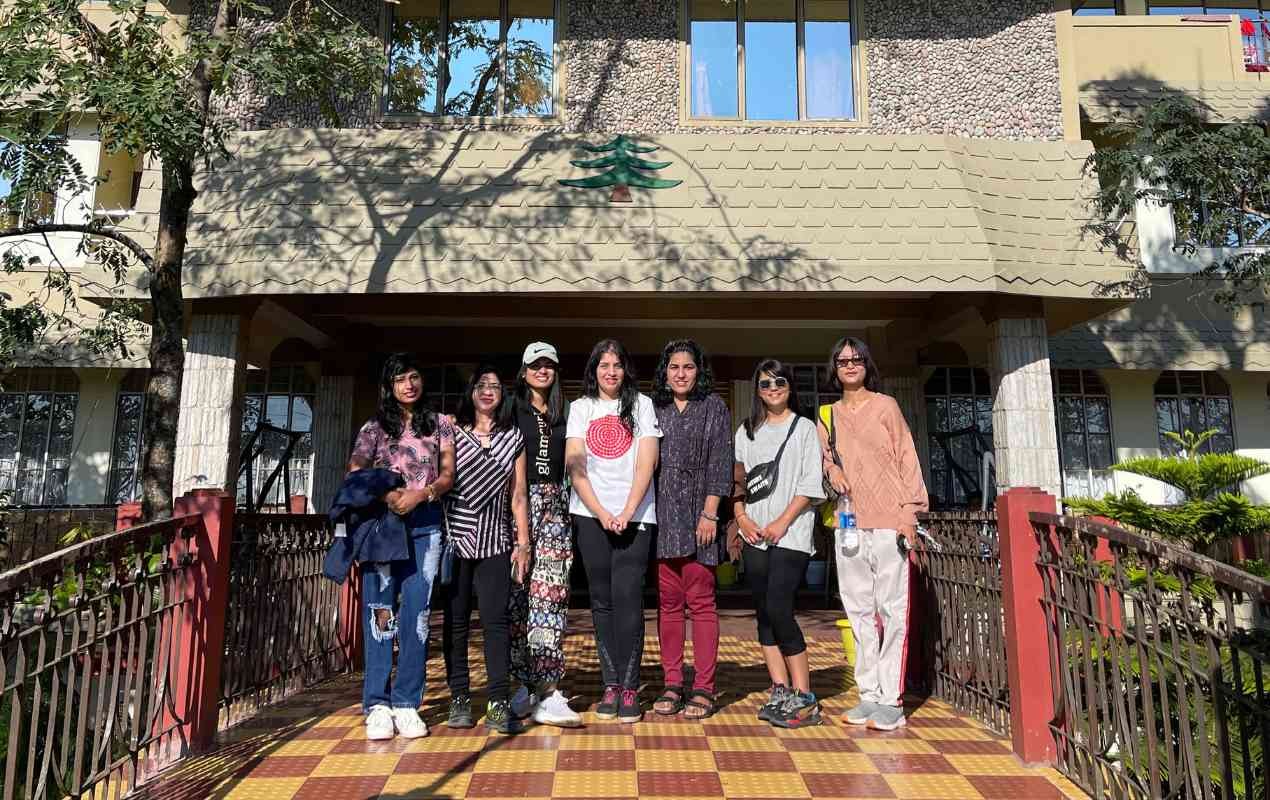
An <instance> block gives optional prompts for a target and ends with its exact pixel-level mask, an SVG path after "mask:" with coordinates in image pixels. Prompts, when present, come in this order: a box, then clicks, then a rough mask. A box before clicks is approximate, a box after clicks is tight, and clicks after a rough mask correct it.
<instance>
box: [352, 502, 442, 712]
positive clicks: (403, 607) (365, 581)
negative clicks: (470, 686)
mask: <svg viewBox="0 0 1270 800" xmlns="http://www.w3.org/2000/svg"><path fill="white" fill-rule="evenodd" d="M410 544H411V549H412V553H413V555H414V558H413V559H411V560H409V561H389V562H382V563H364V564H361V565H360V566H361V573H362V642H363V650H364V652H365V655H366V674H365V677H364V678H363V680H362V708H363V710H364V711H367V712H369V711H370V709H371V708H372V707H374V706H378V705H390V706H392V707H393V708H418V707H419V704H420V702H421V701H422V700H423V684H424V668H425V666H426V664H427V661H428V613H429V611H430V607H429V606H430V604H431V600H432V583H433V581H434V580H435V579H436V576H437V567H438V566H439V565H440V563H441V526H440V525H428V526H426V527H419V528H414V529H413V530H411V542H410ZM398 594H400V599H398ZM394 639H396V640H397V643H398V654H397V679H396V680H393V678H392V650H393V640H394Z"/></svg>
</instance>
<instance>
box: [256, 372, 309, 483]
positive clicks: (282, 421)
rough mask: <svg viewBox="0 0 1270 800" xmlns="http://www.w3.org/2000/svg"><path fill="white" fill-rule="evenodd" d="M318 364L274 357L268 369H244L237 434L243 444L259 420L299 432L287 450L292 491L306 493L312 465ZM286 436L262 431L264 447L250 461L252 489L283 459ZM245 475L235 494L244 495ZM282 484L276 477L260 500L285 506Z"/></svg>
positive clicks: (258, 440)
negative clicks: (239, 435) (242, 399)
mask: <svg viewBox="0 0 1270 800" xmlns="http://www.w3.org/2000/svg"><path fill="white" fill-rule="evenodd" d="M317 368H318V367H317V364H315V363H312V362H304V363H285V362H283V363H276V364H272V365H271V366H270V367H269V369H267V370H262V369H253V370H248V372H247V391H246V397H245V399H244V404H243V422H242V435H243V439H242V441H243V443H244V445H245V444H246V442H247V439H248V437H249V436H251V434H252V432H254V431H255V430H256V428H257V427H258V426H259V425H260V424H261V423H267V424H269V425H272V426H273V427H275V428H281V429H282V430H285V431H291V432H292V433H298V434H301V436H300V437H299V440H298V441H297V442H296V444H295V447H294V448H293V449H292V450H291V459H290V463H289V470H290V476H291V493H292V494H293V495H295V494H302V495H308V494H309V477H310V474H311V472H312V469H313V400H314V395H315V394H316V393H317ZM288 441H289V437H287V436H286V435H284V434H280V433H275V432H269V431H262V432H261V433H260V435H259V437H258V438H257V442H258V443H261V444H263V446H264V449H263V451H262V452H261V454H260V456H259V457H258V458H256V460H255V462H254V463H253V464H252V470H253V472H252V490H253V491H254V492H256V493H257V498H253V502H254V501H255V500H256V499H258V496H259V492H260V489H261V488H262V487H263V486H264V484H265V481H266V480H268V478H269V475H270V473H272V472H273V470H274V468H275V467H277V466H278V464H279V462H280V461H281V460H282V455H283V453H285V452H286V447H287V443H288ZM246 493H247V481H246V476H245V475H244V476H243V478H242V480H240V481H239V484H238V499H239V501H240V502H242V501H245V500H246V497H247V494H246ZM285 493H286V492H285V487H284V485H283V481H282V480H281V477H280V478H279V479H278V480H277V481H276V482H275V483H274V485H273V487H272V488H271V489H270V492H269V496H268V497H266V498H265V500H264V503H263V505H267V506H270V505H271V506H281V507H285V506H286V504H287V498H286V497H285Z"/></svg>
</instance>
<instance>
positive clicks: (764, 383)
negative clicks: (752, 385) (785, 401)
mask: <svg viewBox="0 0 1270 800" xmlns="http://www.w3.org/2000/svg"><path fill="white" fill-rule="evenodd" d="M788 385H789V380H788V379H787V378H772V379H771V380H768V379H767V378H764V379H763V380H761V381H759V382H758V388H760V389H764V390H766V389H771V388H772V387H773V386H775V387H776V388H777V389H784V388H785V387H786V386H788Z"/></svg>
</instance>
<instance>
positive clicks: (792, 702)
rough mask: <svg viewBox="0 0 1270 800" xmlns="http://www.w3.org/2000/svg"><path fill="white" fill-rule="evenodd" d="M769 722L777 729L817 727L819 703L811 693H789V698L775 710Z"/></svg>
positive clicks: (819, 720)
mask: <svg viewBox="0 0 1270 800" xmlns="http://www.w3.org/2000/svg"><path fill="white" fill-rule="evenodd" d="M771 722H772V724H773V725H775V726H776V727H778V728H802V727H806V726H808V725H819V724H820V723H821V722H822V719H821V716H820V703H818V702H816V695H814V694H812V693H811V692H790V693H789V697H788V698H787V699H786V700H785V702H784V703H782V704H781V707H780V708H778V709H776V713H775V714H773V715H772V719H771Z"/></svg>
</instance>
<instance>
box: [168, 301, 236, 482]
mask: <svg viewBox="0 0 1270 800" xmlns="http://www.w3.org/2000/svg"><path fill="white" fill-rule="evenodd" d="M246 333H247V324H246V320H244V319H242V318H241V317H239V316H238V315H236V314H195V315H194V316H193V317H192V318H191V319H190V332H189V337H188V338H187V340H186V345H185V372H184V375H183V377H182V379H181V417H180V421H179V423H178V424H177V429H176V458H175V461H176V465H175V470H174V478H173V484H174V485H173V487H172V488H173V492H174V493H175V495H176V496H177V497H180V496H181V495H182V494H184V493H185V492H187V491H189V490H190V489H224V490H225V491H228V492H230V493H231V494H232V493H234V492H235V491H236V489H237V483H238V481H237V468H238V459H239V445H240V442H239V440H240V438H241V428H242V410H243V409H242V404H243V382H244V379H245V377H246V371H247V359H246V358H245V357H244V355H243V354H244V352H245V347H244V344H245V342H244V339H245V336H246Z"/></svg>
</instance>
